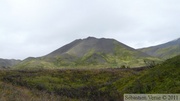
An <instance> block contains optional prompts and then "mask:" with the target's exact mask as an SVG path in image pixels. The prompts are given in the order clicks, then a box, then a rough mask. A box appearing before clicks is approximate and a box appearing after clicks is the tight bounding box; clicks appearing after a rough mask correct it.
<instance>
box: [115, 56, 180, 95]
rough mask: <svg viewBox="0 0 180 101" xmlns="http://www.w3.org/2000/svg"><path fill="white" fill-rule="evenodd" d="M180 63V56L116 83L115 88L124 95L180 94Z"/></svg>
mask: <svg viewBox="0 0 180 101" xmlns="http://www.w3.org/2000/svg"><path fill="white" fill-rule="evenodd" d="M179 61H180V55H179V56H176V57H174V58H172V59H168V60H166V61H165V62H164V63H163V64H161V65H158V66H156V67H155V68H152V69H148V70H147V71H145V72H144V73H141V74H139V75H135V76H132V77H128V78H123V79H121V80H119V81H116V83H114V85H113V86H114V87H115V88H118V91H120V92H123V93H152V94H153V93H155V94H157V93H158V94H162V93H165V94H166V93H167V94H171V93H180V76H179V75H180V62H179ZM122 83H124V84H122ZM123 85H124V86H123Z"/></svg>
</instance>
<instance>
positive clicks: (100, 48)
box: [18, 37, 155, 68]
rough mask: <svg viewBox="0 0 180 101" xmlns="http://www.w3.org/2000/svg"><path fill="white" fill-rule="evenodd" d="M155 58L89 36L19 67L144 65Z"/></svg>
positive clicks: (117, 43)
mask: <svg viewBox="0 0 180 101" xmlns="http://www.w3.org/2000/svg"><path fill="white" fill-rule="evenodd" d="M144 59H146V60H153V59H155V58H153V57H151V56H149V55H147V54H145V53H143V52H140V51H138V50H135V49H133V48H131V47H129V46H127V45H125V44H123V43H121V42H118V41H117V40H114V39H107V38H100V39H98V38H94V37H88V38H86V39H78V40H75V41H73V42H71V43H69V44H67V45H65V46H63V47H61V48H59V49H57V50H55V51H53V52H51V53H49V54H48V55H45V56H43V57H39V58H28V59H26V60H24V61H23V62H22V63H21V64H20V65H19V66H18V67H20V68H23V67H31V68H34V67H42V68H48V67H55V68H57V67H62V66H71V67H72V66H97V65H98V66H100V65H103V66H109V67H110V66H113V67H120V66H122V65H125V66H130V67H132V66H142V65H144Z"/></svg>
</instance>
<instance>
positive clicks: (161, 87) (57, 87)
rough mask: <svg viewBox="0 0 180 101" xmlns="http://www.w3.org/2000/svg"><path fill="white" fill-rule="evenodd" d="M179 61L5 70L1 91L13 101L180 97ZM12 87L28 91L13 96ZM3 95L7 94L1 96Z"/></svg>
mask: <svg viewBox="0 0 180 101" xmlns="http://www.w3.org/2000/svg"><path fill="white" fill-rule="evenodd" d="M179 61H180V55H179V56H177V57H174V58H172V59H168V60H166V61H165V62H164V63H162V64H159V65H157V66H155V67H154V68H133V69H132V68H131V69H130V68H116V69H115V68H111V69H110V68H109V69H55V70H31V71H26V70H6V71H4V70H3V71H0V89H2V88H3V89H2V90H3V91H7V93H8V92H10V94H7V95H6V96H5V98H10V99H12V98H13V96H11V94H12V95H14V93H15V94H16V96H19V98H21V97H20V95H21V93H22V95H25V96H27V97H28V98H31V97H33V98H36V96H35V95H34V94H40V95H39V96H38V97H42V98H43V96H45V97H46V94H47V95H48V96H50V98H53V97H54V96H56V97H58V98H59V97H60V98H63V99H61V100H62V101H69V100H75V101H79V100H80V101H97V100H98V101H123V100H122V99H123V94H124V93H126V94H127V93H130V94H132V93H134V94H138V93H141V94H179V93H180V77H179V74H180V62H179ZM1 82H3V83H1ZM4 84H5V85H4ZM12 85H13V86H12ZM1 86H2V87H1ZM9 87H10V88H9ZM12 87H14V89H15V90H16V89H17V88H19V89H20V88H25V91H24V90H20V91H19V90H18V92H14V90H13V88H12ZM26 89H27V90H28V92H27V91H26ZM36 90H37V91H38V92H37V91H36ZM35 91H36V93H34V92H35ZM29 92H30V93H29ZM43 92H44V93H45V95H44V94H43ZM4 94H6V92H3V93H0V96H3V97H4ZM42 94H43V95H42ZM22 98H24V97H23V96H22ZM29 100H30V99H29ZM17 101H19V100H17ZM40 101H43V99H42V100H40ZM53 101H59V99H54V100H53Z"/></svg>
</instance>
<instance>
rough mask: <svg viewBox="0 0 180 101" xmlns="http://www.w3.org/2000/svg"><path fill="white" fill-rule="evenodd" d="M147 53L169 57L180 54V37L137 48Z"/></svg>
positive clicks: (162, 57)
mask: <svg viewBox="0 0 180 101" xmlns="http://www.w3.org/2000/svg"><path fill="white" fill-rule="evenodd" d="M139 51H142V52H144V53H146V54H148V55H151V56H155V57H158V58H161V59H169V58H172V57H174V56H177V55H179V54H180V38H179V39H176V40H173V41H170V42H167V43H164V44H161V45H157V46H152V47H147V48H142V49H139Z"/></svg>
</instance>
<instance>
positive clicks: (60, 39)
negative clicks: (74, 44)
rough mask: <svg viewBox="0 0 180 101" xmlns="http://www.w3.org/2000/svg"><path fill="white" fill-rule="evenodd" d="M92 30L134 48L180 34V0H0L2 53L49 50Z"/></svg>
mask: <svg viewBox="0 0 180 101" xmlns="http://www.w3.org/2000/svg"><path fill="white" fill-rule="evenodd" d="M88 36H94V37H97V38H102V37H104V38H114V39H116V40H118V41H120V42H122V43H124V44H126V45H129V46H131V47H133V48H141V47H147V46H152V45H157V44H160V43H164V42H167V41H170V40H173V39H176V38H179V37H180V0H0V58H7V59H11V58H15V59H25V58H27V57H29V56H32V57H38V56H43V55H46V54H48V53H50V52H52V51H54V50H55V49H57V48H60V47H62V46H63V45H65V44H67V43H70V42H71V41H74V40H75V39H80V38H81V39H83V38H86V37H88Z"/></svg>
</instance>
